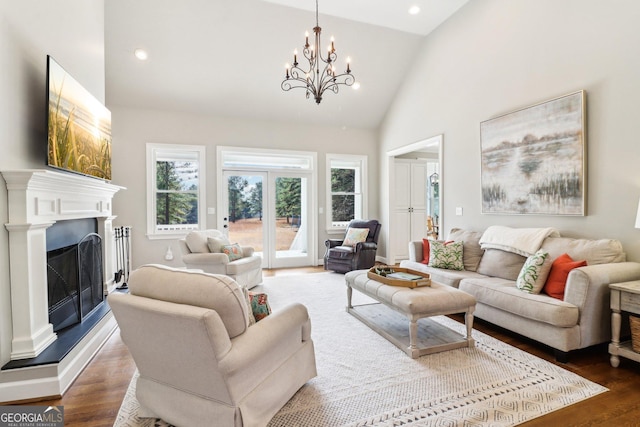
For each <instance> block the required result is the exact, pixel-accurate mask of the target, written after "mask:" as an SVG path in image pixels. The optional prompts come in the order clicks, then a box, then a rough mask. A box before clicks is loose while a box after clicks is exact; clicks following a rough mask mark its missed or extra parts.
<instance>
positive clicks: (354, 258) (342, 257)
mask: <svg viewBox="0 0 640 427" xmlns="http://www.w3.org/2000/svg"><path fill="white" fill-rule="evenodd" d="M364 230H367V231H364ZM379 234H380V223H379V222H378V221H377V220H375V219H371V220H359V219H354V220H352V221H351V222H350V223H349V225H348V226H347V230H346V232H345V236H344V238H343V239H340V240H338V239H329V240H326V241H325V242H324V244H325V246H326V252H325V254H324V269H325V270H333V271H335V272H338V273H346V272H349V271H352V270H361V269H365V268H371V267H373V265H374V264H375V262H376V251H377V250H378V235H379Z"/></svg>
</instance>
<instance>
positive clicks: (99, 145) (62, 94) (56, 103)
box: [47, 56, 111, 181]
mask: <svg viewBox="0 0 640 427" xmlns="http://www.w3.org/2000/svg"><path fill="white" fill-rule="evenodd" d="M47 59H48V62H47V68H48V73H47V104H48V118H47V125H48V126H47V127H48V165H49V166H52V167H54V168H58V169H63V170H67V171H73V172H76V173H81V174H84V175H88V176H93V177H96V178H100V179H104V180H107V181H109V180H111V112H110V111H109V110H108V109H107V108H106V107H105V106H104V105H103V104H102V103H101V102H100V101H98V100H97V99H96V98H95V97H94V96H93V95H91V94H90V93H89V92H88V91H87V90H86V89H85V88H84V87H83V86H81V85H80V83H78V82H77V81H76V80H75V79H74V78H73V77H71V75H69V74H68V73H67V72H66V71H65V70H64V69H63V68H62V67H61V66H60V65H59V64H58V63H57V62H56V61H55V60H54V59H53V58H52V57H50V56H49V57H47Z"/></svg>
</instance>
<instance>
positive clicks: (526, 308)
mask: <svg viewBox="0 0 640 427" xmlns="http://www.w3.org/2000/svg"><path fill="white" fill-rule="evenodd" d="M460 289H461V290H463V291H465V292H467V293H469V294H471V295H473V296H474V297H475V298H476V300H477V301H478V303H481V304H484V305H488V306H491V307H494V308H497V309H499V310H503V311H506V312H509V313H513V314H516V315H518V316H521V317H524V318H527V319H531V320H536V321H538V322H543V323H548V324H550V325H553V326H556V327H561V328H571V327H573V326H576V325H577V324H578V320H579V318H580V310H579V309H578V307H576V306H575V305H573V304H571V303H568V302H564V301H561V300H558V299H555V298H552V297H550V296H548V295H544V294H529V293H527V292H523V291H521V290H520V289H518V288H516V287H515V283H514V281H512V280H506V279H501V278H499V277H488V278H484V279H478V278H468V279H464V280H462V281H461V282H460Z"/></svg>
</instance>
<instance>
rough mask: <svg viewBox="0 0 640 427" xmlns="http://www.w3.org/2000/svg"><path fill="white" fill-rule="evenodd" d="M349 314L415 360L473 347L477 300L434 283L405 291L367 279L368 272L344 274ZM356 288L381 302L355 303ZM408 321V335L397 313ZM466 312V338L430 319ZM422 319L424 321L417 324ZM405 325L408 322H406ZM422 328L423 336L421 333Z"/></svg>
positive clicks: (359, 271) (401, 288) (404, 289)
mask: <svg viewBox="0 0 640 427" xmlns="http://www.w3.org/2000/svg"><path fill="white" fill-rule="evenodd" d="M345 281H346V285H347V311H348V312H349V313H350V314H352V315H353V316H354V317H356V318H358V319H359V320H360V321H362V322H363V323H364V324H366V325H367V326H369V327H370V328H372V329H373V330H374V331H376V332H377V333H379V334H380V335H382V336H383V337H385V338H386V339H387V340H389V341H390V342H392V343H393V344H395V345H396V346H397V347H398V348H400V349H401V350H403V351H404V352H405V353H407V354H408V355H409V356H411V357H412V358H414V359H415V358H417V357H419V356H422V355H425V354H431V353H437V352H440V351H445V350H452V349H455V348H461V347H473V345H474V340H473V338H472V337H471V329H472V327H473V312H474V310H475V306H476V299H475V298H474V297H473V296H471V295H469V294H468V293H466V292H464V291H461V290H459V289H456V288H453V287H451V286H447V285H442V284H440V283H436V282H432V283H431V286H423V287H418V288H405V287H401V286H390V285H385V284H384V283H380V282H378V281H376V280H372V279H369V278H368V277H367V270H357V271H351V272H349V273H347V274H345ZM353 289H356V290H357V291H359V292H361V293H363V294H364V295H367V296H368V297H370V298H373V299H374V300H375V301H378V303H373V304H361V305H356V306H354V305H353V304H352V297H353ZM389 308H390V309H392V310H389ZM393 311H395V312H397V313H400V314H401V315H402V316H403V317H404V318H406V319H409V328H408V329H409V331H408V332H409V333H408V336H407V334H406V326H403V325H401V324H399V323H403V322H399V321H398V317H400V316H397V314H396V313H393ZM454 313H464V314H465V316H464V317H465V325H466V336H462V335H460V334H458V333H456V332H454V331H452V330H450V329H449V328H447V327H445V326H444V325H442V324H440V323H438V322H435V321H433V320H431V319H427V318H429V317H432V316H439V315H445V314H454ZM420 319H424V320H423V321H421V322H420V324H419V323H418V321H419V320H420ZM404 325H406V323H404ZM419 329H420V334H419Z"/></svg>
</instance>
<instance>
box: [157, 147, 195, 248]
mask: <svg viewBox="0 0 640 427" xmlns="http://www.w3.org/2000/svg"><path fill="white" fill-rule="evenodd" d="M204 159H205V148H204V147H202V146H193V145H170V144H147V186H148V187H147V235H148V236H149V238H152V239H153V238H156V239H161V238H165V237H166V238H176V236H177V235H184V234H186V233H187V232H188V231H190V230H198V229H204V228H205V224H204V221H205V215H204V205H205V203H204V194H205V167H204Z"/></svg>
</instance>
